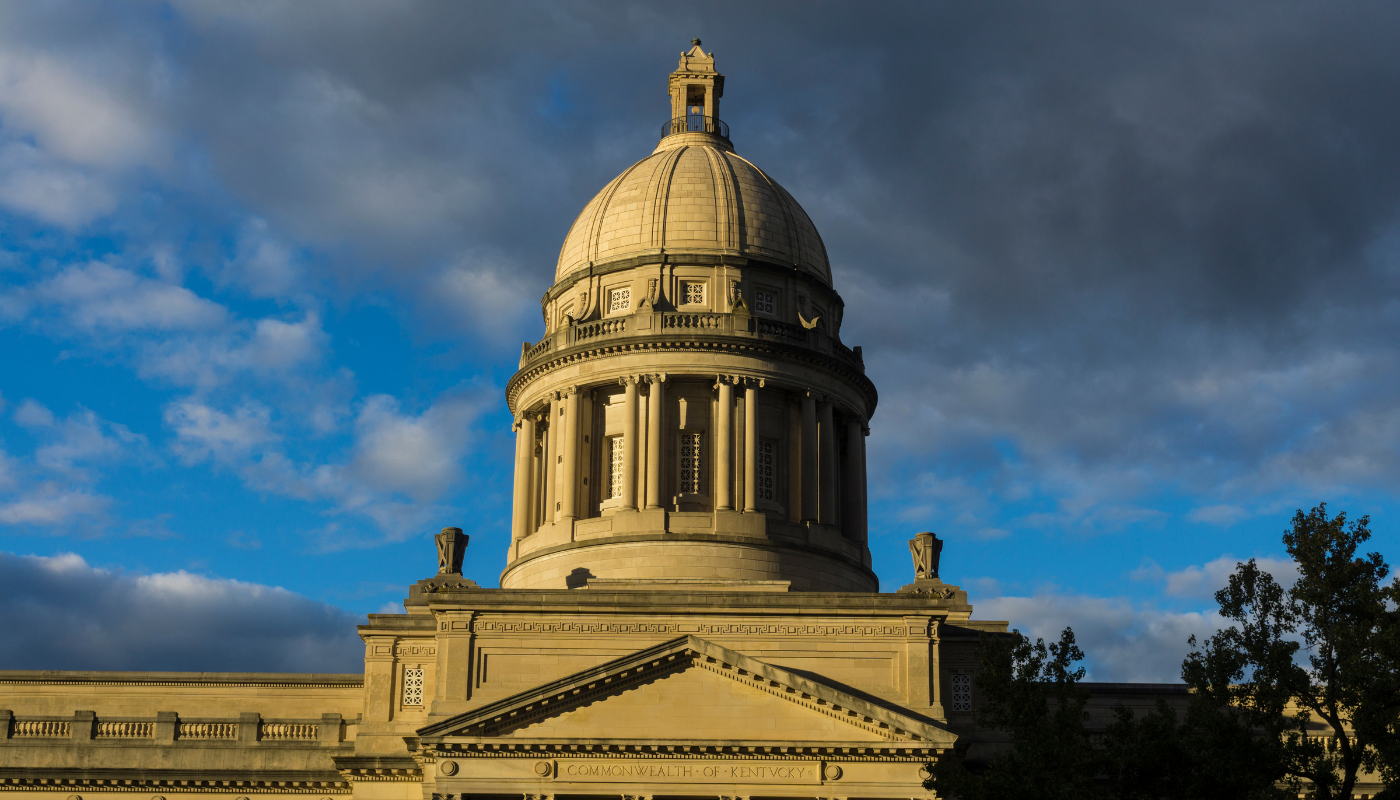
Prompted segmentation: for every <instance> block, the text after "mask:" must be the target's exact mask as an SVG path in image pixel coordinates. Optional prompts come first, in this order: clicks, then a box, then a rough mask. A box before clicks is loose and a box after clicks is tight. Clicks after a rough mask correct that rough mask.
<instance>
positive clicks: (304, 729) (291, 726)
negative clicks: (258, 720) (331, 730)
mask: <svg viewBox="0 0 1400 800" xmlns="http://www.w3.org/2000/svg"><path fill="white" fill-rule="evenodd" d="M319 731H320V726H319V725H311V724H305V723H299V722H264V723H263V725H262V738H264V739H274V740H280V741H315V740H316V737H317V735H318V734H319Z"/></svg>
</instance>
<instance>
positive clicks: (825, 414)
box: [817, 402, 836, 525]
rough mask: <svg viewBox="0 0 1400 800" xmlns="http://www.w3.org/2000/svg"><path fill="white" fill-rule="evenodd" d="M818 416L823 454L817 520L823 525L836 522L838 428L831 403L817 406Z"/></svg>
mask: <svg viewBox="0 0 1400 800" xmlns="http://www.w3.org/2000/svg"><path fill="white" fill-rule="evenodd" d="M817 418H818V422H819V423H820V425H821V428H820V431H819V433H818V438H820V440H821V443H820V445H819V446H820V448H821V454H820V456H819V458H820V459H821V460H820V466H819V469H820V471H821V477H820V480H821V505H820V506H819V507H818V508H819V511H818V517H817V521H818V522H820V523H821V524H823V525H835V524H836V428H835V425H834V423H833V422H832V420H831V403H829V402H822V403H820V404H819V405H818V406H817Z"/></svg>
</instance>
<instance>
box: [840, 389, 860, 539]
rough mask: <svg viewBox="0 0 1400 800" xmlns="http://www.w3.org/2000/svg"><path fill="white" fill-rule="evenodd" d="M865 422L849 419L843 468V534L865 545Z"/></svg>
mask: <svg viewBox="0 0 1400 800" xmlns="http://www.w3.org/2000/svg"><path fill="white" fill-rule="evenodd" d="M864 456H865V423H864V422H862V421H861V419H860V418H859V417H849V418H847V420H846V463H845V464H843V465H842V466H843V467H844V469H843V470H842V473H841V474H842V481H841V489H842V498H841V499H842V502H841V506H842V510H843V511H845V514H844V515H843V516H844V517H845V519H844V520H843V522H842V526H841V527H842V531H841V532H842V533H843V534H845V536H846V538H847V539H850V540H851V541H854V542H861V543H864V542H865V497H864V495H865V469H864V467H865V465H864V463H863V462H864V461H865V458H864Z"/></svg>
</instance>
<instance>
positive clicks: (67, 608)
mask: <svg viewBox="0 0 1400 800" xmlns="http://www.w3.org/2000/svg"><path fill="white" fill-rule="evenodd" d="M0 614H3V616H4V618H5V619H6V620H9V624H8V625H7V627H6V634H5V635H6V647H5V648H3V650H0V668H3V669H68V670H93V669H98V670H171V671H219V672H245V671H246V672H359V671H361V670H362V669H363V661H362V658H363V654H364V646H363V645H362V644H361V643H360V640H359V637H358V636H357V635H356V634H355V627H354V626H355V618H354V617H353V616H351V615H350V614H348V613H346V612H344V611H342V610H340V609H338V608H334V607H331V606H327V605H324V604H322V603H318V602H315V601H313V600H310V599H308V598H306V597H303V596H301V595H298V594H295V593H293V592H289V591H287V590H285V589H280V588H277V587H272V586H263V585H259V584H256V583H245V582H243V581H236V580H228V579H221V578H211V577H206V576H203V575H197V574H192V573H189V572H185V571H183V570H181V571H178V572H164V573H154V574H149V575H134V574H126V573H121V572H112V571H109V570H105V569H99V568H95V567H92V566H90V565H88V564H87V562H85V561H84V560H83V559H82V558H81V557H80V556H78V555H75V554H73V553H65V554H62V555H57V556H53V557H40V556H19V555H14V554H10V553H0Z"/></svg>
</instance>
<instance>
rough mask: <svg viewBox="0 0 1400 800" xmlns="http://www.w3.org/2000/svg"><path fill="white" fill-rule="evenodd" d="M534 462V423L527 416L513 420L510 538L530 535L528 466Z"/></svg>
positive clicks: (522, 537)
mask: <svg viewBox="0 0 1400 800" xmlns="http://www.w3.org/2000/svg"><path fill="white" fill-rule="evenodd" d="M534 460H535V421H534V420H532V419H530V415H529V414H521V415H520V416H519V417H517V418H516V420H515V494H514V495H513V500H512V503H513V506H512V508H511V517H510V538H511V539H524V538H525V537H526V536H529V535H530V529H529V525H530V464H531V463H532V462H533V461H534Z"/></svg>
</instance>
